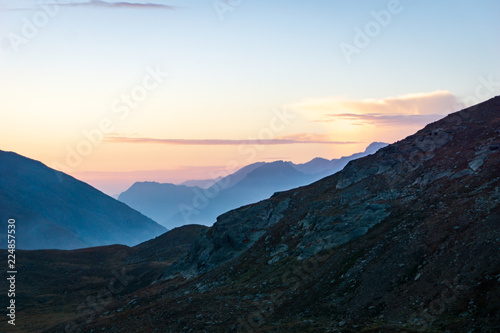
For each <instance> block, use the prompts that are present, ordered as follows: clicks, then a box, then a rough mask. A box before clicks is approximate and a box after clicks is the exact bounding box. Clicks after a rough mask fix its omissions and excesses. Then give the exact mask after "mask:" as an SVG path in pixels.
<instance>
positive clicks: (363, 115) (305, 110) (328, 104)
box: [291, 91, 458, 125]
mask: <svg viewBox="0 0 500 333" xmlns="http://www.w3.org/2000/svg"><path fill="white" fill-rule="evenodd" d="M457 101H458V99H457V97H456V96H455V95H453V94H452V93H450V92H448V91H434V92H431V93H418V94H407V95H402V96H396V97H388V98H383V99H363V100H346V99H342V98H325V99H317V100H310V101H305V102H302V103H298V104H295V105H293V106H291V108H292V109H294V110H296V111H299V112H301V113H302V114H304V115H305V116H306V117H307V118H308V119H309V120H311V121H314V122H330V121H335V120H336V119H343V120H350V121H352V122H353V124H355V125H356V124H357V125H362V124H377V125H425V124H428V123H429V122H432V121H435V120H438V119H440V118H442V117H443V115H445V114H447V113H450V112H452V111H456V110H454V108H455V106H456V105H457Z"/></svg>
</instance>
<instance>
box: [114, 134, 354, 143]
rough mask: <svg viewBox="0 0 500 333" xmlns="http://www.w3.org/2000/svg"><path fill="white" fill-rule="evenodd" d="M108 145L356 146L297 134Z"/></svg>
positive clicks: (140, 139)
mask: <svg viewBox="0 0 500 333" xmlns="http://www.w3.org/2000/svg"><path fill="white" fill-rule="evenodd" d="M104 141H106V142H109V143H157V144H165V145H186V146H238V145H290V144H356V143H358V142H351V141H332V140H329V139H328V138H327V136H325V135H321V134H307V133H299V134H292V135H286V136H281V137H277V138H275V139H247V140H241V139H157V138H146V137H129V136H108V137H106V138H105V139H104Z"/></svg>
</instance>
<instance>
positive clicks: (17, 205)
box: [0, 151, 166, 249]
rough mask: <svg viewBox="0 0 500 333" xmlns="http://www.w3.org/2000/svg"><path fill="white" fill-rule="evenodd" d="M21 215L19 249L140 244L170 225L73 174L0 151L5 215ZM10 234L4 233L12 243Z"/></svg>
mask: <svg viewBox="0 0 500 333" xmlns="http://www.w3.org/2000/svg"><path fill="white" fill-rule="evenodd" d="M12 218H13V219H15V220H16V222H17V223H16V225H17V227H16V236H17V242H16V243H17V248H19V249H50V248H53V249H75V248H82V247H89V246H100V245H110V244H126V245H136V244H138V243H140V242H144V241H146V240H148V239H150V238H153V237H155V236H158V235H160V234H162V233H164V232H165V231H166V229H165V228H164V227H162V226H160V225H158V224H157V223H155V222H154V221H152V220H151V219H149V218H147V217H146V216H144V215H142V214H140V213H139V212H137V211H135V210H133V209H132V208H130V207H128V206H127V205H125V204H124V203H122V202H119V201H117V200H115V199H113V198H111V197H109V196H107V195H105V194H104V193H102V192H100V191H98V190H96V189H95V188H93V187H91V186H90V185H88V184H85V183H83V182H81V181H79V180H77V179H75V178H73V177H71V176H69V175H66V174H64V173H62V172H59V171H56V170H53V169H51V168H49V167H47V166H45V165H44V164H42V163H40V162H38V161H35V160H32V159H29V158H26V157H23V156H21V155H18V154H15V153H12V152H4V151H0V219H1V221H2V222H1V223H0V225H1V226H2V230H7V221H8V219H12ZM6 245H7V237H6V236H5V237H3V236H2V237H1V238H0V248H6Z"/></svg>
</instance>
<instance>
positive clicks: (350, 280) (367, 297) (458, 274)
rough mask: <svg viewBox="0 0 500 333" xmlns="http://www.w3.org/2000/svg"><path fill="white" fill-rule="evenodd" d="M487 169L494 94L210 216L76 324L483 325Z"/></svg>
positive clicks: (497, 117)
mask: <svg viewBox="0 0 500 333" xmlns="http://www.w3.org/2000/svg"><path fill="white" fill-rule="evenodd" d="M499 175H500V97H496V98H494V99H492V100H489V101H487V102H485V103H482V104H480V105H478V106H476V107H473V108H469V109H465V110H463V111H460V112H457V113H454V114H451V115H449V116H447V117H446V118H444V119H442V120H440V121H438V122H436V123H432V124H430V125H428V126H426V127H425V128H424V129H422V130H421V131H419V132H417V133H416V134H414V135H412V136H409V137H408V138H406V139H404V140H402V141H399V142H397V143H395V144H393V145H390V146H388V147H386V148H383V149H381V150H380V151H378V152H377V153H376V154H374V155H371V156H368V157H365V158H362V159H358V160H356V161H352V162H350V163H349V164H348V165H347V166H346V167H345V168H344V170H342V171H341V172H339V173H337V174H335V175H333V176H330V177H328V178H325V179H322V180H320V181H318V182H316V183H313V184H311V185H309V186H305V187H302V188H299V189H294V190H291V191H287V192H283V193H279V194H276V195H275V196H273V197H272V198H271V199H269V200H265V201H262V202H259V203H256V204H253V205H249V206H245V207H242V208H240V209H236V210H233V211H230V212H227V213H226V214H223V215H221V216H220V217H219V218H218V221H217V223H216V224H214V226H213V227H211V228H209V229H207V231H206V232H202V234H201V236H199V238H198V239H197V240H196V241H195V242H194V243H193V245H192V246H191V248H190V250H189V253H188V254H186V255H185V256H183V257H181V258H180V259H179V260H178V261H177V262H176V263H174V264H173V265H170V266H168V267H167V269H166V271H165V274H164V280H163V281H158V282H157V283H156V284H155V285H152V286H150V287H147V288H145V289H144V290H143V291H142V292H141V293H139V294H138V293H134V295H136V296H135V297H136V298H135V299H136V302H137V304H139V305H140V306H139V307H137V308H132V307H130V306H128V305H127V304H128V303H129V302H130V301H131V299H133V298H131V297H132V296H129V297H125V298H124V299H123V300H116V301H115V302H114V303H113V304H111V305H110V306H109V307H108V308H107V309H106V311H108V312H107V313H109V315H106V316H104V317H103V318H101V319H98V320H96V321H94V322H92V323H90V324H89V325H84V326H83V327H84V328H85V329H88V330H90V329H91V328H94V329H98V328H105V329H110V328H112V329H113V330H114V331H117V332H124V331H126V330H127V327H130V326H131V325H133V326H140V327H142V328H143V329H154V328H159V327H163V328H165V327H168V328H169V329H170V330H172V331H181V332H182V331H189V330H193V331H203V330H208V331H241V332H246V331H263V332H267V331H276V329H277V328H280V327H282V328H285V327H286V329H287V330H291V331H304V330H312V331H327V330H337V331H345V332H351V331H352V332H354V331H359V330H365V331H368V332H378V331H380V330H381V329H382V330H388V331H396V332H397V331H407V332H419V331H446V330H448V331H454V332H470V331H471V330H473V331H482V332H495V331H497V329H498V327H499V324H500V322H499V318H500V296H499V295H500V285H499V284H498V281H497V280H498V279H499V277H500V268H499V267H498V262H499V261H500V257H499V256H500V254H499V252H498V248H499V245H500V230H499V229H500V223H499V221H500V176H499ZM137 295H140V296H137ZM117 309H121V311H117ZM442 309H444V310H442ZM131 314H133V316H132V315H131Z"/></svg>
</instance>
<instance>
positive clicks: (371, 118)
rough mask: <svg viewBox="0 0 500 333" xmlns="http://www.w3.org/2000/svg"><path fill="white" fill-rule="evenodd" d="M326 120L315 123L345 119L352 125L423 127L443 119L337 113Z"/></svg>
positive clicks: (434, 116) (419, 116) (327, 116)
mask: <svg viewBox="0 0 500 333" xmlns="http://www.w3.org/2000/svg"><path fill="white" fill-rule="evenodd" d="M325 116H326V118H325V119H322V120H317V122H331V121H335V119H345V120H351V121H353V125H364V124H372V125H412V126H413V125H418V126H425V125H427V124H429V123H431V122H434V121H437V120H439V119H441V118H443V117H444V115H442V114H425V115H420V114H411V115H408V114H381V113H367V114H355V113H339V114H327V115H325Z"/></svg>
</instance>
